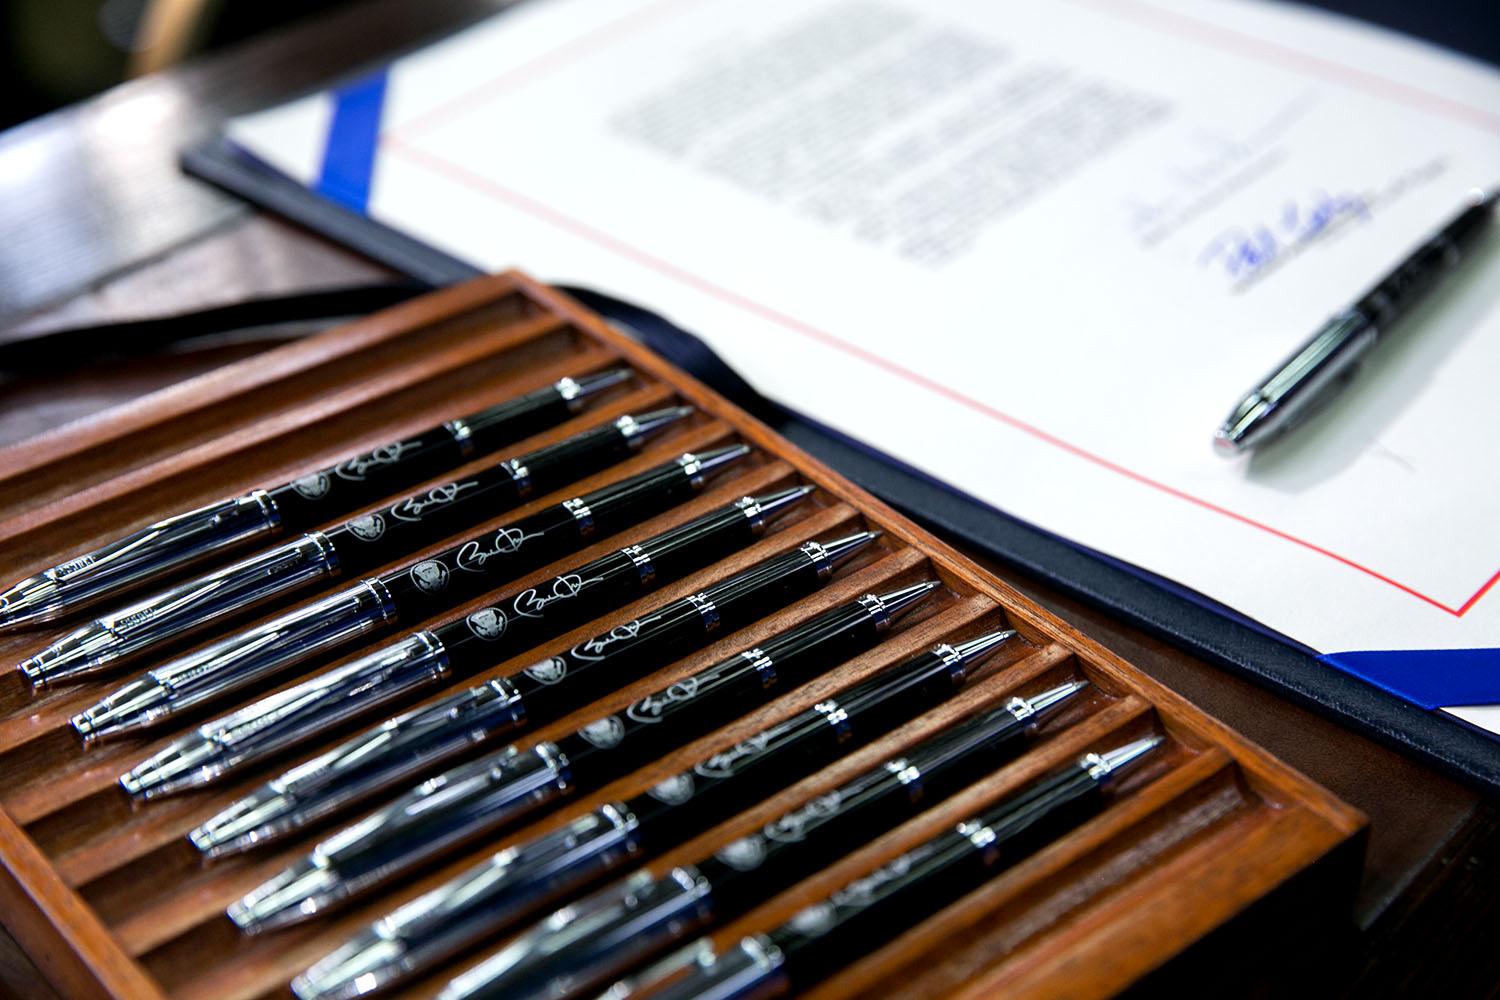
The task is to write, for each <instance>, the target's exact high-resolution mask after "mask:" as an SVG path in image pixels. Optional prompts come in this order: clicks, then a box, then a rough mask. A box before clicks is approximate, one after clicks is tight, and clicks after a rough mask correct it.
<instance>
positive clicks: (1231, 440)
mask: <svg viewBox="0 0 1500 1000" xmlns="http://www.w3.org/2000/svg"><path fill="white" fill-rule="evenodd" d="M1242 450H1244V449H1243V445H1242V444H1241V442H1240V441H1239V440H1238V439H1237V438H1235V436H1234V434H1233V433H1232V432H1231V431H1230V430H1229V428H1228V427H1220V428H1219V429H1218V430H1216V431H1214V451H1215V452H1216V453H1218V454H1219V455H1221V456H1223V457H1224V458H1233V457H1234V456H1236V455H1238V454H1239V453H1240V452H1241V451H1242Z"/></svg>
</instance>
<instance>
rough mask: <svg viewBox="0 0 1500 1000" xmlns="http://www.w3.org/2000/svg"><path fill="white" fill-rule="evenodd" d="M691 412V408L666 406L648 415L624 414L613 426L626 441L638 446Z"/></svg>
mask: <svg viewBox="0 0 1500 1000" xmlns="http://www.w3.org/2000/svg"><path fill="white" fill-rule="evenodd" d="M693 412H694V411H693V408H692V407H691V406H668V407H664V408H662V409H660V410H652V411H651V412H650V413H641V414H626V415H625V416H623V417H621V418H619V419H618V420H616V421H615V426H616V427H618V428H619V429H620V433H621V434H622V435H624V436H625V439H626V440H627V441H630V442H631V443H632V444H638V443H639V442H643V441H645V440H646V439H647V438H648V437H651V436H652V435H653V434H657V433H660V432H661V431H663V430H666V429H667V428H668V427H670V426H672V425H673V424H675V423H677V421H679V420H681V419H682V418H683V417H686V416H688V415H689V414H691V413H693Z"/></svg>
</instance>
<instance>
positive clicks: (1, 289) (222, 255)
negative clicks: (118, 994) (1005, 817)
mask: <svg viewBox="0 0 1500 1000" xmlns="http://www.w3.org/2000/svg"><path fill="white" fill-rule="evenodd" d="M500 6H503V3H501V2H498V0H490V2H481V0H426V2H424V3H420V4H415V3H402V2H399V0H372V2H369V3H365V4H362V5H360V6H357V7H355V8H353V9H349V10H345V11H342V12H340V13H338V14H335V15H333V16H331V17H326V18H323V19H320V20H316V21H310V22H306V23H303V24H299V25H297V26H295V27H293V28H291V29H288V30H286V31H283V32H280V33H278V34H277V35H275V36H273V37H269V38H265V39H260V40H257V41H255V42H253V43H251V44H249V45H246V46H243V47H241V48H239V49H236V50H233V51H230V52H226V53H221V54H216V55H214V56H211V57H208V58H205V59H202V60H200V61H197V62H194V63H191V64H189V65H186V66H183V67H180V68H178V69H174V70H172V71H170V72H168V73H165V74H161V75H159V76H156V77H151V78H147V79H144V80H141V81H137V82H133V83H130V84H127V85H124V86H121V87H118V88H116V89H115V90H113V91H110V92H109V93H107V94H105V95H103V96H101V97H99V98H97V99H94V100H92V101H89V102H87V103H85V104H82V105H79V106H76V107H73V108H69V109H66V110H64V111H61V112H58V113H56V114H53V115H50V116H48V117H45V118H42V119H39V120H37V121H35V122H32V123H29V124H27V125H24V126H21V127H19V128H16V129H13V130H11V131H10V132H8V133H4V134H0V233H3V234H4V235H5V237H6V238H5V239H3V240H0V339H8V338H10V337H19V336H28V335H31V334H34V333H36V332H38V331H43V330H46V329H49V328H54V327H59V326H69V325H75V324H82V323H93V322H105V321H111V320H119V319H134V318H142V317H147V316H152V315H157V314H160V313H169V312H175V311H180V310H185V309H191V308H197V307H205V306H209V305H217V304H222V303H226V302H231V301H234V300H236V299H239V298H242V297H244V296H248V295H257V294H269V293H276V292H287V291H293V290H303V289H310V288H317V287H329V286H335V285H340V284H347V283H352V282H358V281H368V280H374V279H380V278H384V277H388V276H389V275H388V272H387V271H386V270H385V269H384V268H382V267H381V266H380V265H377V264H374V263H372V262H370V261H368V260H365V259H363V258H361V257H358V256H356V255H354V254H352V253H350V252H349V251H347V250H344V249H342V248H340V247H337V246H334V245H332V244H330V243H328V242H327V241H325V240H323V239H321V238H319V237H317V236H314V235H311V234H309V233H306V232H304V231H302V230H299V229H296V228H294V227H291V226H289V225H287V224H285V223H282V222H279V221H277V220H275V219H272V218H270V217H267V216H265V215H262V214H259V213H257V212H255V211H253V210H251V209H249V208H248V207H246V206H245V205H243V204H241V203H239V202H237V201H235V200H233V199H231V198H229V197H227V196H224V195H222V194H221V193H219V192H218V191H215V190H213V189H211V188H209V187H208V186H206V185H204V184H202V183H199V182H197V181H195V180H193V179H191V178H187V177H185V176H183V175H181V174H180V173H179V172H178V170H177V168H176V155H177V151H178V150H180V149H181V148H182V147H183V146H184V145H186V144H188V143H190V142H192V141H194V140H196V139H198V138H200V137H202V136H204V135H206V134H208V133H209V132H210V131H211V130H212V129H213V127H214V125H215V124H216V123H217V122H218V121H220V120H222V119H223V118H224V117H225V116H227V115H232V114H236V113H239V112H242V111H246V110H250V109H252V108H255V107H259V106H262V105H265V104H268V103H272V102H274V101H277V100H280V99H283V98H285V97H287V96H290V95H292V94H294V93H297V92H298V91H301V90H304V89H307V88H310V87H313V86H315V85H317V84H319V83H320V82H322V81H324V80H327V79H329V78H331V77H334V76H337V75H338V74H340V73H344V72H347V71H349V70H350V69H353V68H355V67H358V66H359V65H361V64H362V63H365V62H368V61H371V60H373V59H375V58H376V57H378V56H382V55H386V54H389V53H391V52H393V51H397V50H400V49H404V48H407V47H410V46H412V45H415V44H418V43H420V42H421V41H423V40H425V39H427V38H430V37H432V36H433V35H435V34H437V33H441V32H443V31H447V30H452V29H453V28H455V27H458V26H461V25H463V24H465V23H468V22H470V21H472V20H474V19H476V18H478V17H481V16H483V15H485V14H487V13H489V12H491V11H492V10H494V9H496V8H497V7H500ZM264 346H266V341H265V340H258V341H250V342H244V341H241V342H230V343H219V344H214V345H211V346H207V347H203V348H201V349H196V350H192V351H184V352H179V353H173V354H169V355H166V356H154V357H151V358H144V359H139V360H135V361H130V362H124V363H112V364H109V365H100V366H94V367H89V368H83V369H77V370H72V371H69V372H67V373H65V374H58V375H46V376H28V377H26V378H23V379H14V380H11V381H0V444H8V443H11V442H14V441H17V440H20V439H22V438H25V437H27V436H30V435H32V434H35V433H37V432H38V431H40V430H42V429H45V428H48V427H52V426H55V425H57V424H59V423H61V422H65V421H68V420H72V419H76V418H78V417H81V416H84V415H86V414H89V413H93V412H96V411H98V410H100V409H103V408H105V407H108V406H111V405H114V404H117V403H121V402H124V401H126V400H129V399H132V398H134V397H136V396H138V395H141V394H143V393H147V392H150V391H152V390H154V389H157V388H160V387H161V386H164V385H167V384H170V383H172V382H174V381H177V380H179V379H183V378H188V377H190V376H192V375H195V374H197V373H200V372H203V371H206V370H208V369H209V368H211V367H213V366H216V365H219V364H222V363H224V362H226V361H229V360H232V359H235V358H239V357H244V356H246V355H247V354H250V353H253V352H255V351H257V350H261V349H263V347H264ZM0 378H3V376H0ZM997 571H999V572H1001V573H1002V575H1005V576H1007V577H1008V578H1010V579H1013V580H1014V579H1015V574H1014V573H1012V572H1007V571H1004V570H997ZM1017 582H1018V583H1019V585H1020V586H1021V587H1022V589H1023V590H1026V591H1027V592H1028V593H1029V594H1030V595H1031V596H1033V597H1035V598H1036V599H1037V600H1039V601H1040V602H1041V603H1042V604H1044V605H1046V606H1047V607H1049V608H1051V609H1053V610H1055V611H1057V612H1059V613H1060V614H1062V615H1063V616H1064V617H1065V618H1067V619H1069V620H1070V621H1072V622H1073V623H1074V624H1076V625H1077V626H1078V627H1079V628H1081V629H1083V630H1084V631H1085V632H1087V633H1089V634H1091V635H1093V636H1095V637H1096V638H1098V639H1099V640H1100V641H1101V642H1103V643H1104V644H1105V645H1107V646H1109V647H1111V648H1112V649H1114V650H1116V651H1118V652H1119V653H1120V654H1122V655H1123V656H1125V657H1126V658H1127V659H1129V660H1131V661H1132V662H1133V663H1135V664H1136V665H1138V666H1139V667H1141V668H1142V669H1144V670H1146V671H1147V672H1149V673H1151V674H1152V675H1153V676H1155V677H1157V678H1158V679H1160V680H1162V681H1163V682H1165V683H1166V684H1168V685H1170V686H1171V687H1173V688H1174V689H1176V690H1177V691H1179V692H1181V693H1182V694H1184V695H1186V696H1187V697H1188V698H1190V699H1192V700H1193V701H1194V702H1196V703H1197V704H1199V705H1201V706H1202V707H1203V708H1205V709H1207V710H1208V711H1209V712H1212V713H1213V714H1215V715H1217V716H1219V717H1220V718H1222V719H1224V720H1225V721H1227V722H1228V723H1229V724H1230V725H1232V726H1234V727H1235V728H1236V729H1238V730H1239V731H1240V732H1242V733H1244V734H1245V735H1246V736H1248V737H1250V738H1251V739H1253V740H1255V741H1257V742H1259V743H1260V744H1262V745H1263V746H1265V747H1266V748H1267V749H1269V750H1270V751H1271V752H1273V753H1275V754H1277V755H1278V756H1280V757H1282V758H1283V759H1285V760H1287V761H1288V762H1290V763H1291V764H1292V765H1294V766H1295V767H1298V768H1300V769H1301V770H1303V771H1304V772H1305V773H1307V774H1308V775H1310V776H1311V777H1312V778H1313V779H1315V780H1316V781H1318V782H1320V783H1322V784H1323V785H1325V786H1327V787H1328V788H1329V789H1331V790H1332V791H1333V792H1335V793H1336V794H1338V795H1339V796H1341V797H1342V798H1344V799H1345V800H1346V801H1348V802H1350V803H1352V804H1353V805H1355V806H1357V807H1358V808H1360V809H1362V810H1364V812H1365V813H1366V814H1367V815H1368V816H1369V818H1370V821H1371V835H1370V840H1369V850H1368V855H1367V859H1366V865H1365V870H1364V875H1363V878H1362V881H1361V883H1360V886H1359V890H1358V893H1357V895H1356V898H1355V900H1354V906H1353V910H1352V913H1351V914H1350V921H1349V924H1348V925H1347V927H1342V928H1341V927H1331V928H1330V929H1329V933H1328V936H1327V938H1326V939H1323V940H1318V941H1308V942H1305V943H1303V947H1301V948H1300V949H1299V951H1300V954H1298V955H1296V956H1290V957H1288V956H1285V955H1265V956H1261V957H1262V958H1263V960H1264V963H1263V967H1262V968H1261V970H1260V973H1259V975H1257V976H1256V979H1255V982H1252V983H1239V984H1235V985H1234V987H1233V988H1231V989H1230V992H1231V993H1235V992H1251V993H1256V994H1263V995H1271V994H1273V993H1275V994H1278V995H1285V994H1286V993H1287V992H1295V990H1292V989H1290V984H1289V983H1288V979H1289V977H1291V976H1293V975H1302V974H1303V972H1302V971H1281V972H1278V970H1304V971H1305V970H1306V969H1307V968H1308V967H1309V963H1315V964H1316V965H1317V966H1318V967H1320V968H1321V969H1322V976H1321V977H1320V978H1321V979H1322V980H1325V981H1326V982H1325V983H1324V984H1323V985H1326V986H1327V987H1329V988H1331V989H1332V990H1333V991H1334V992H1336V993H1342V994H1344V995H1349V996H1355V995H1357V996H1369V995H1386V994H1396V993H1403V994H1411V995H1434V994H1437V993H1439V992H1440V991H1442V992H1444V993H1447V994H1448V995H1456V996H1463V997H1468V996H1488V995H1495V994H1500V948H1497V947H1496V946H1495V944H1494V942H1495V932H1496V931H1497V930H1500V811H1497V809H1496V806H1495V803H1493V802H1491V801H1489V800H1487V799H1485V798H1483V797H1482V796H1480V795H1479V794H1477V793H1476V792H1475V791H1473V790H1471V789H1469V788H1466V787H1464V786H1462V785H1460V784H1458V783H1456V782H1454V781H1453V780H1451V779H1449V778H1447V777H1444V776H1443V775H1440V774H1438V773H1435V772H1433V771H1432V770H1430V769H1429V768H1427V767H1425V766H1423V765H1421V764H1419V763H1416V762H1414V761H1412V760H1409V759H1407V758H1405V757H1403V756H1401V755H1399V754H1397V753H1394V752H1392V751H1390V750H1388V749H1385V748H1384V747H1382V746H1379V745H1377V744H1375V743H1372V742H1371V741H1369V740H1367V739H1365V738H1364V737H1362V736H1359V735H1356V734H1354V733H1352V732H1349V731H1347V730H1345V729H1343V728H1341V727H1340V726H1338V725H1335V724H1334V723H1331V722H1329V721H1327V720H1325V719H1322V718H1320V717H1319V716H1316V715H1314V714H1311V713H1309V712H1307V711H1304V710H1302V709H1300V708H1297V707H1295V706H1293V705H1290V704H1288V703H1287V702H1285V701H1283V700H1281V699H1279V698H1277V697H1275V696H1273V695H1271V694H1268V693H1267V692H1265V691H1262V690H1260V689H1259V688H1256V687H1254V686H1253V685H1251V684H1249V683H1247V682H1245V681H1242V680H1239V679H1237V678H1234V677H1231V676H1228V675H1226V674H1224V673H1222V672H1220V671H1218V670H1216V669H1214V668H1213V667H1210V666H1208V665H1207V664H1205V663H1202V662H1201V661H1198V660H1196V659H1194V658H1193V657H1191V656H1188V655H1186V654H1184V653H1182V652H1181V651H1179V650H1176V649H1174V648H1172V647H1170V646H1167V645H1165V644H1163V643H1161V642H1159V641H1157V640H1156V639H1153V638H1151V637H1150V636H1147V635H1145V634H1143V633H1141V632H1139V631H1136V630H1134V629H1131V628H1128V627H1125V626H1123V625H1121V624H1119V623H1117V622H1114V621H1111V620H1110V619H1109V618H1108V617H1106V616H1105V615H1103V614H1102V613H1101V612H1099V611H1097V610H1095V609H1093V608H1091V607H1088V606H1085V605H1082V604H1079V603H1078V602H1075V601H1072V600H1070V599H1068V598H1066V597H1064V596H1062V595H1060V594H1058V593H1056V592H1055V591H1052V590H1050V589H1048V588H1046V587H1043V586H1041V585H1038V584H1035V583H1031V582H1028V581H1026V580H1024V579H1021V580H1019V581H1017ZM1298 982H1299V983H1300V982H1301V981H1300V980H1298ZM1226 985H1229V984H1226ZM5 993H9V994H13V995H15V996H19V997H26V998H28V1000H29V998H33V997H52V996H54V995H55V994H54V993H53V992H52V991H51V990H50V989H49V988H48V987H47V985H46V983H45V982H44V981H43V980H42V979H41V978H40V976H39V975H38V974H37V972H36V971H35V969H34V968H33V967H32V966H31V964H30V962H28V961H27V959H26V957H25V956H24V955H23V954H21V953H20V951H19V949H18V948H17V947H16V946H15V944H14V942H12V941H11V940H10V939H9V938H8V937H6V936H5V935H4V932H3V931H0V994H5Z"/></svg>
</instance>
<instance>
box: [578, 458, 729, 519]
mask: <svg viewBox="0 0 1500 1000" xmlns="http://www.w3.org/2000/svg"><path fill="white" fill-rule="evenodd" d="M702 484H703V477H701V476H695V475H694V474H692V473H691V472H690V471H689V470H688V469H687V468H686V467H685V466H684V463H683V462H682V460H681V459H679V460H676V461H672V462H668V463H666V464H665V465H659V466H657V467H656V468H654V469H649V470H647V471H646V472H643V473H641V474H640V475H638V476H632V477H631V478H629V479H626V480H623V481H622V482H618V483H611V484H610V485H608V486H603V487H600V488H599V489H597V490H594V491H592V492H590V493H585V494H583V495H582V496H580V497H578V498H577V504H576V506H577V507H581V508H583V509H584V510H586V511H587V512H588V513H587V516H588V519H589V522H590V523H591V532H592V535H593V536H595V537H600V538H602V537H604V536H606V535H610V534H613V533H614V532H616V531H618V530H620V529H621V528H625V527H629V526H630V525H633V524H639V523H640V522H642V521H644V520H646V518H648V517H654V516H655V515H657V514H659V513H661V512H662V511H666V510H670V509H671V508H673V507H675V506H677V505H678V504H680V503H684V502H686V501H688V500H690V499H692V498H693V497H694V496H696V495H697V494H698V492H699V491H700V490H701V489H702Z"/></svg>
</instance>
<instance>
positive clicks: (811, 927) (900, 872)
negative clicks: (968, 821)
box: [788, 840, 940, 937]
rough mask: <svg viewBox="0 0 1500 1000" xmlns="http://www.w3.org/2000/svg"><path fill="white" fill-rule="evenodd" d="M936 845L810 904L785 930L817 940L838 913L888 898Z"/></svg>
mask: <svg viewBox="0 0 1500 1000" xmlns="http://www.w3.org/2000/svg"><path fill="white" fill-rule="evenodd" d="M939 843H940V841H938V840H931V841H928V842H927V843H925V844H921V845H919V846H917V847H915V848H913V849H912V850H910V851H907V852H906V853H905V854H903V855H901V856H900V857H898V858H895V859H893V860H891V861H888V862H887V863H886V864H885V865H884V866H882V867H880V868H877V869H875V870H874V871H873V872H871V873H870V874H868V875H866V876H865V877H864V878H860V879H855V880H854V881H853V882H850V883H849V884H848V885H846V886H844V888H842V889H840V890H838V891H837V892H835V893H833V894H832V895H831V896H829V897H828V898H827V899H825V900H823V901H822V902H819V903H814V904H813V905H812V906H809V907H808V908H807V909H805V910H803V911H801V912H800V913H798V914H797V915H796V916H794V917H793V918H792V919H791V920H790V921H788V927H789V928H790V929H791V930H794V931H796V932H797V933H798V934H801V935H803V936H804V937H818V936H819V935H822V934H825V933H827V932H828V931H829V930H830V929H831V928H832V927H833V925H834V920H835V918H836V917H837V915H838V914H839V912H840V911H844V912H850V911H857V910H863V909H865V908H866V907H868V906H871V905H872V904H874V903H878V902H879V901H880V900H881V899H883V898H885V897H886V896H888V895H889V894H890V893H891V892H892V891H893V890H895V889H896V888H897V887H898V886H900V885H902V884H903V880H904V879H905V877H906V875H907V873H909V872H910V871H911V870H912V868H913V867H914V866H915V865H916V864H918V863H919V862H921V861H923V860H925V859H926V858H927V857H928V856H929V855H931V854H933V853H934V852H935V851H936V850H937V848H938V844H939Z"/></svg>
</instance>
